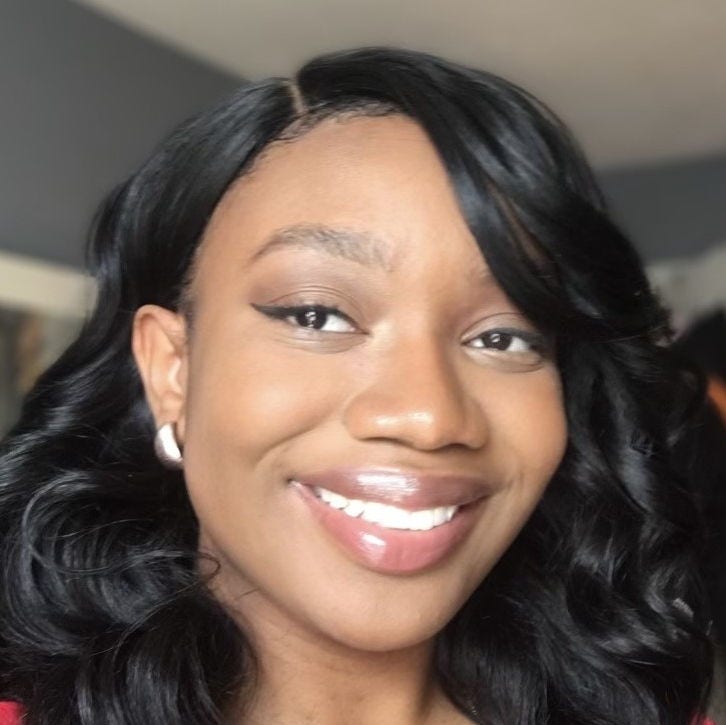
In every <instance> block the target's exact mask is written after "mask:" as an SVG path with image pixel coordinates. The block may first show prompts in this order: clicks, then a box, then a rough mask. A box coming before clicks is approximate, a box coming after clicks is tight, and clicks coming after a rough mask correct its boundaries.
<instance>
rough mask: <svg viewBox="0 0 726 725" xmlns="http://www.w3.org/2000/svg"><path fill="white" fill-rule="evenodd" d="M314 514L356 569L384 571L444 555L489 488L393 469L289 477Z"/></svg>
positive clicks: (426, 564)
mask: <svg viewBox="0 0 726 725" xmlns="http://www.w3.org/2000/svg"><path fill="white" fill-rule="evenodd" d="M290 483H291V486H292V488H293V490H295V491H296V492H297V494H298V495H299V496H300V498H301V499H302V501H303V502H304V503H305V504H306V506H307V508H308V510H309V511H310V513H311V514H312V515H313V517H314V519H315V520H316V521H317V522H318V523H319V524H320V525H321V526H322V528H323V529H324V530H325V531H326V532H327V533H328V534H329V535H330V536H331V537H332V538H333V539H334V541H335V542H336V543H337V544H338V545H339V546H340V547H342V548H343V549H344V550H345V552H346V553H347V554H348V555H349V556H350V557H352V558H353V559H354V560H355V561H357V562H358V563H360V564H362V565H363V566H365V567H367V568H369V569H373V570H375V571H380V572H383V573H390V574H407V573H409V574H410V573H414V572H417V571H421V570H424V569H427V568H430V567H432V566H434V565H436V564H438V563H439V562H441V561H442V560H443V559H444V558H446V557H447V556H448V555H450V554H451V553H452V552H453V551H454V550H455V549H456V548H457V546H458V545H459V543H460V542H461V541H462V540H463V539H464V538H465V537H466V535H467V534H468V533H469V531H470V530H471V529H472V527H473V526H474V524H475V523H476V520H477V518H478V514H477V511H478V510H479V504H480V503H481V502H482V500H483V499H485V498H487V497H488V496H489V495H491V494H492V493H493V492H494V488H493V486H492V485H491V484H490V483H489V482H488V481H485V480H484V479H481V478H478V477H472V476H461V475H449V474H446V475H444V474H441V475H432V474H423V475H422V474H418V473H415V472H409V471H403V470H400V469H365V470H364V469H353V468H344V469H335V470H326V471H321V472H314V473H310V474H303V475H296V476H295V478H294V479H292V480H291V481H290Z"/></svg>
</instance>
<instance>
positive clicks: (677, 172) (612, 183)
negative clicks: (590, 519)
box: [600, 154, 726, 260]
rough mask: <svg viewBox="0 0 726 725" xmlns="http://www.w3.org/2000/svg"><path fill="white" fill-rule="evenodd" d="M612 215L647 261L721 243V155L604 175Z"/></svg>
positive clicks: (725, 231) (724, 236) (725, 223)
mask: <svg viewBox="0 0 726 725" xmlns="http://www.w3.org/2000/svg"><path fill="white" fill-rule="evenodd" d="M600 178H601V180H602V183H603V187H604V189H605V193H606V195H607V196H608V198H609V200H610V202H611V205H612V211H613V213H614V215H615V217H616V219H617V220H618V221H620V222H621V223H622V225H623V226H624V227H625V228H626V230H627V231H628V232H630V234H631V235H632V237H633V239H634V241H635V242H636V244H637V245H638V246H639V248H640V250H641V253H642V254H643V256H644V257H646V259H649V260H656V259H663V258H667V257H680V256H687V255H690V254H696V253H697V252H700V251H703V250H704V249H706V248H707V247H710V246H711V245H713V244H714V243H716V242H726V154H724V155H722V156H712V157H710V158H701V159H687V160H683V161H674V162H670V163H664V164H659V165H653V166H647V167H634V168H627V169H620V170H617V171H607V172H602V173H601V174H600Z"/></svg>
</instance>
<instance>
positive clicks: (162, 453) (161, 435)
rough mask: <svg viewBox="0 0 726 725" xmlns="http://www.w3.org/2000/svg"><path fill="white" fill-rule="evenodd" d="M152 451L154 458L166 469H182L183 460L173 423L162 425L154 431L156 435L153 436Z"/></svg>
mask: <svg viewBox="0 0 726 725" xmlns="http://www.w3.org/2000/svg"><path fill="white" fill-rule="evenodd" d="M154 451H155V452H156V457H157V458H158V459H159V460H160V461H161V462H162V463H163V464H164V465H165V466H166V467H167V468H176V469H179V468H183V467H184V459H183V458H182V453H181V451H180V450H179V444H178V443H177V441H176V434H175V432H174V423H164V425H162V426H160V427H159V429H158V430H157V431H156V435H155V436H154Z"/></svg>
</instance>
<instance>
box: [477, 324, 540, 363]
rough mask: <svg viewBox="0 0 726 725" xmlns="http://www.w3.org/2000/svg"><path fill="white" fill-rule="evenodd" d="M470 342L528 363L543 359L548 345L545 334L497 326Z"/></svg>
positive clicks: (483, 348)
mask: <svg viewBox="0 0 726 725" xmlns="http://www.w3.org/2000/svg"><path fill="white" fill-rule="evenodd" d="M468 344H469V345H470V346H471V347H473V348H474V349H477V350H482V351H485V352H487V353H489V354H492V355H498V356H502V357H511V358H512V359H515V360H517V361H520V362H525V363H527V364H537V363H539V362H541V361H542V359H543V357H544V355H545V353H546V349H547V345H546V342H545V338H544V336H543V335H541V334H539V333H537V332H531V331H529V330H518V329H512V328H497V329H494V330H488V331H487V332H484V333H482V334H481V335H477V336H476V337H474V338H472V339H471V340H469V342H468Z"/></svg>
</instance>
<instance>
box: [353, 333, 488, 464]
mask: <svg viewBox="0 0 726 725" xmlns="http://www.w3.org/2000/svg"><path fill="white" fill-rule="evenodd" d="M455 367H456V366H455V364H454V362H453V361H452V360H450V359H447V355H446V354H445V351H443V350H441V349H440V345H437V344H436V343H435V342H433V341H428V342H425V341H422V340H421V338H419V339H418V340H415V341H412V340H407V341H405V342H404V341H401V343H400V344H399V345H396V346H394V347H392V348H391V350H390V351H389V352H388V354H387V355H386V356H385V357H384V358H381V359H380V360H378V361H377V362H376V365H375V373H374V374H372V376H371V377H370V378H368V379H367V380H366V381H365V383H364V386H363V388H362V389H361V390H360V391H359V392H358V393H357V394H356V395H354V396H353V397H352V398H351V399H349V400H348V403H347V405H346V408H345V410H344V415H343V420H344V424H345V426H346V428H347V429H348V431H349V432H350V434H351V435H352V436H353V437H354V438H356V439H359V440H372V439H386V440H389V441H391V440H393V441H396V442H398V443H401V444H404V445H407V446H410V447H412V448H416V449H418V450H423V451H434V450H437V449H440V448H444V447H446V446H451V445H460V446H464V447H466V448H470V449H478V448H481V447H483V446H484V445H485V443H486V440H487V437H488V436H487V430H488V426H487V422H486V419H485V414H484V410H483V409H482V406H481V403H480V401H479V400H478V399H477V397H476V394H475V393H476V391H472V390H470V389H467V385H466V384H465V381H463V380H462V375H461V373H460V372H459V373H457V371H456V369H455Z"/></svg>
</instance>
